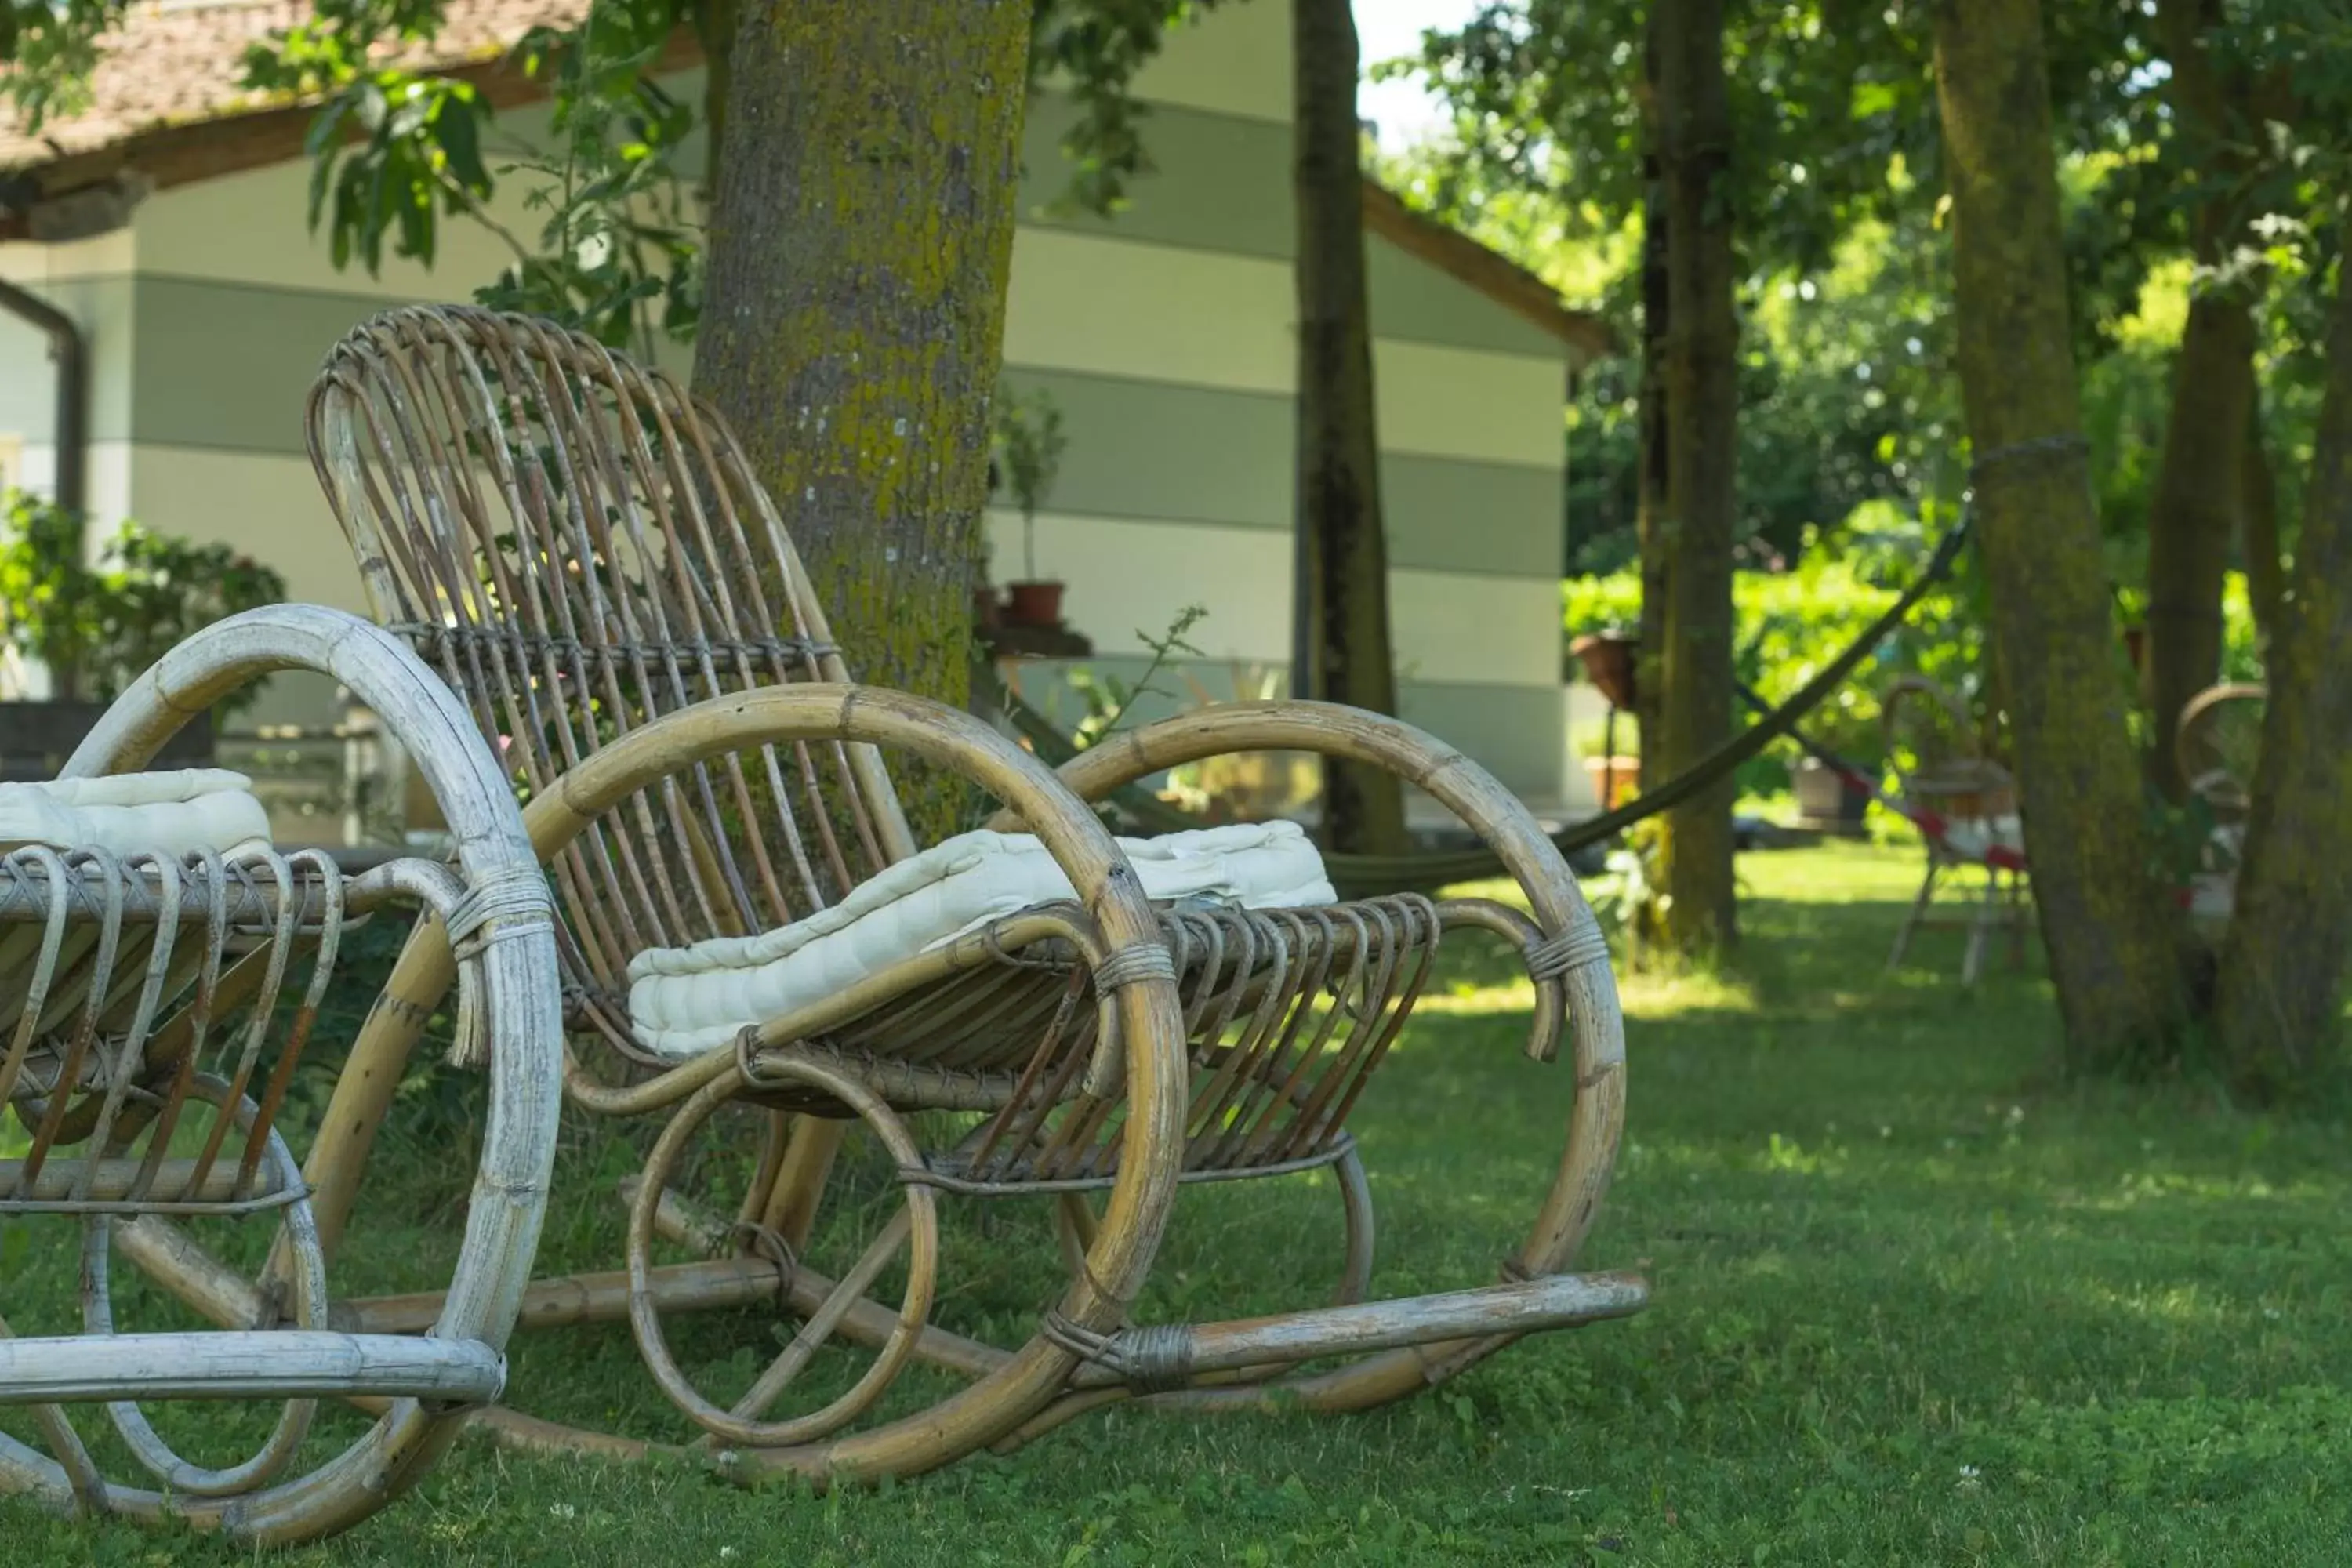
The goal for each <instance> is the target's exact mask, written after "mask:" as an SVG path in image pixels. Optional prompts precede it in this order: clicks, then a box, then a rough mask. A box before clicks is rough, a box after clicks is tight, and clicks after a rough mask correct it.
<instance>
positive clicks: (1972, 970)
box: [1960, 866, 2001, 985]
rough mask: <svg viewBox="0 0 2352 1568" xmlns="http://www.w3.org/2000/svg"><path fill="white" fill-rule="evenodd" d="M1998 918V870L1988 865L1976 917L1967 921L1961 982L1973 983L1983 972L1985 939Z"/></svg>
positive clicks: (1999, 910)
mask: <svg viewBox="0 0 2352 1568" xmlns="http://www.w3.org/2000/svg"><path fill="white" fill-rule="evenodd" d="M2000 918H2001V900H2000V871H1999V870H1997V869H1996V868H1993V867H1990V866H1988V867H1986V868H1985V884H1984V899H1983V901H1982V902H1980V903H1979V904H1978V905H1977V912H1976V918H1975V919H1973V920H1971V921H1969V951H1968V956H1967V957H1965V958H1963V959H1961V960H1960V984H1963V985H1974V984H1976V983H1977V980H1978V977H1979V976H1980V975H1982V974H1983V973H1984V950H1985V939H1986V938H1987V937H1989V936H1990V935H1991V934H1992V927H1993V922H1994V921H1998V920H2000Z"/></svg>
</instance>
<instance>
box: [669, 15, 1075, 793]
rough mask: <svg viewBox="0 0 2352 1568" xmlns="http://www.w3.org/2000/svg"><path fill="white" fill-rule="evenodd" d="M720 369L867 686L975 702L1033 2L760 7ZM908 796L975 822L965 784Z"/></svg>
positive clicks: (723, 248) (752, 31)
mask: <svg viewBox="0 0 2352 1568" xmlns="http://www.w3.org/2000/svg"><path fill="white" fill-rule="evenodd" d="M1030 21H1031V5H1030V4H1029V0H960V3H959V4H957V5H935V4H932V3H930V0H740V26H739V27H738V30H737V33H736V36H735V45H734V47H733V49H732V51H731V53H730V59H729V67H730V70H729V76H730V83H729V91H728V102H727V113H726V127H725V146H724V149H723V154H724V155H723V156H722V158H721V159H720V162H719V178H718V181H717V186H716V200H715V208H714V211H713V214H712V218H711V225H710V243H709V265H708V281H707V294H706V298H705V302H704V310H703V316H702V328H701V334H700V339H699V342H698V347H697V353H696V356H695V385H696V388H697V390H698V391H699V392H701V393H703V394H705V395H708V396H709V397H710V398H711V399H712V400H713V401H714V402H715V403H716V404H717V405H719V408H720V410H721V411H722V412H724V413H725V414H726V415H727V416H728V418H729V420H730V422H731V423H732V424H733V425H734V426H735V429H736V431H737V432H738V434H739V435H740V437H742V440H743V444H744V447H745V448H746V449H747V451H748V452H749V453H750V455H751V462H752V465H753V468H755V470H756V471H757V473H758V475H759V478H760V479H761V482H762V483H763V484H764V485H765V486H766V487H767V489H768V491H769V493H770V494H772V496H774V497H775V498H776V501H777V503H778V505H779V506H780V507H782V510H783V514H784V519H785V522H786V525H787V526H788V527H789V528H790V529H791V531H792V532H793V540H794V542H795V543H796V544H797V545H798V546H799V548H800V550H801V552H802V553H803V556H804V557H805V559H806V561H807V564H808V568H809V574H810V577H811V580H812V582H813V583H814V586H815V589H816V592H817V594H818V595H820V597H821V598H822V599H823V601H824V605H826V608H827V611H828V613H829V614H830V615H831V616H833V621H834V628H835V633H836V635H837V636H838V637H840V639H841V641H842V643H843V645H844V647H845V652H846V655H847V657H848V658H849V661H850V668H852V670H853V671H854V672H855V673H856V676H857V677H858V679H863V680H869V681H873V682H875V683H877V684H881V685H887V686H891V687H895V688H898V689H900V690H906V691H913V692H917V693H919V694H921V695H923V696H926V697H932V698H937V699H940V700H943V701H947V702H950V703H953V704H956V705H958V706H961V704H962V702H963V700H964V698H965V696H966V691H967V686H968V682H969V679H970V668H971V667H970V662H969V659H968V657H967V656H968V651H969V645H970V641H971V590H972V586H973V584H975V583H976V582H977V581H978V579H979V572H980V566H981V560H982V545H983V539H982V524H981V509H982V504H983V502H984V500H985V499H986V492H987V466H988V432H989V418H988V406H989V397H990V395H991V392H992V388H993V387H994V384H995V381H996V373H997V366H998V363H999V362H1000V360H1001V358H1002V356H1003V335H1004V298H1005V281H1006V277H1007V274H1008V272H1009V270H1010V268H1011V264H1012V253H1013V224H1014V219H1015V217H1016V216H1017V210H1018V208H1017V188H1018V187H1017V181H1018V177H1019V173H1020V149H1021V127H1022V119H1023V114H1024V110H1025V107H1026V103H1025V99H1026V92H1025V88H1026V80H1027V54H1028V47H1029V35H1030ZM914 794H915V796H916V798H912V799H909V800H908V812H909V816H910V817H911V818H913V820H914V823H915V826H916V827H917V829H918V831H919V833H921V832H923V831H924V830H926V829H928V830H931V831H938V830H940V829H942V828H944V827H946V826H950V824H949V823H948V822H947V820H946V814H947V813H948V812H949V810H950V805H949V801H950V799H951V796H950V794H949V792H948V791H947V790H946V788H945V787H944V786H940V785H934V786H929V787H920V788H917V789H916V790H915V791H914Z"/></svg>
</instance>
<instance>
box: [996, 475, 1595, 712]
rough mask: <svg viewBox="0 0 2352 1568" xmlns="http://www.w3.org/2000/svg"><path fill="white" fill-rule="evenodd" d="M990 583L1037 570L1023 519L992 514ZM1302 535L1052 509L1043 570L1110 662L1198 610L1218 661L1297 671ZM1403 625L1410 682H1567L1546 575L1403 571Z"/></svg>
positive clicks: (1072, 618) (1392, 596) (1394, 614)
mask: <svg viewBox="0 0 2352 1568" xmlns="http://www.w3.org/2000/svg"><path fill="white" fill-rule="evenodd" d="M988 534H989V543H990V548H991V556H990V566H989V575H990V578H991V580H992V581H993V582H996V583H999V584H1003V583H1006V582H1010V581H1012V580H1013V579H1014V578H1016V577H1019V576H1021V575H1022V574H1023V572H1024V567H1023V564H1022V528H1021V518H1020V514H1019V513H1017V512H1013V511H1009V510H991V511H990V513H989V514H988ZM1290 551H1291V540H1290V535H1289V534H1288V533H1286V532H1281V531H1274V530H1269V529H1260V528H1213V527H1207V526H1203V525H1201V524H1197V523H1186V524H1172V525H1171V524H1169V523H1164V522H1149V521H1134V520H1122V519H1112V518H1091V517H1072V516H1068V515H1066V514H1063V513H1052V512H1049V513H1045V514H1042V515H1040V516H1039V517H1038V519H1037V531H1036V553H1037V571H1038V573H1039V574H1040V575H1041V576H1044V577H1047V578H1053V579H1058V580H1059V581H1061V582H1063V583H1066V584H1068V586H1067V588H1066V592H1065V594H1064V595H1063V612H1064V615H1065V616H1066V618H1067V620H1068V621H1069V623H1070V625H1071V626H1073V627H1074V628H1075V629H1076V630H1078V631H1080V632H1083V633H1084V634H1085V635H1086V636H1087V638H1088V639H1089V640H1090V641H1092V642H1093V644H1094V646H1095V648H1096V651H1097V652H1099V653H1105V654H1127V653H1145V652H1148V651H1149V648H1148V643H1149V641H1150V639H1151V638H1154V637H1160V636H1161V635H1162V634H1164V633H1165V632H1166V631H1167V630H1168V628H1169V627H1170V626H1172V625H1173V624H1174V623H1175V621H1176V618H1177V616H1180V615H1181V614H1182V612H1183V611H1184V609H1185V607H1186V606H1187V605H1196V604H1197V605H1201V606H1202V607H1203V608H1204V609H1206V610H1207V611H1208V616H1207V618H1205V619H1204V620H1202V622H1200V623H1199V624H1198V625H1197V626H1193V627H1192V630H1191V631H1190V632H1188V633H1186V634H1185V640H1186V641H1187V642H1190V643H1191V644H1192V646H1193V647H1197V648H1199V649H1201V650H1202V653H1203V654H1204V655H1205V656H1207V657H1208V658H1213V659H1238V660H1243V661H1245V662H1252V663H1258V664H1273V665H1286V664H1287V663H1288V662H1289V658H1290ZM1389 618H1390V624H1391V627H1392V628H1393V631H1392V635H1393V637H1395V640H1396V647H1395V655H1396V660H1397V670H1398V674H1399V675H1400V677H1402V679H1409V680H1421V681H1436V682H1444V681H1454V682H1466V683H1471V684H1476V685H1491V686H1533V687H1544V688H1547V689H1549V688H1552V687H1556V686H1558V685H1559V584H1557V583H1553V582H1550V581H1549V580H1544V579H1538V578H1517V577H1495V576H1474V575H1469V574H1460V573H1452V572H1431V571H1423V570H1392V571H1391V573H1390V574H1389Z"/></svg>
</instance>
